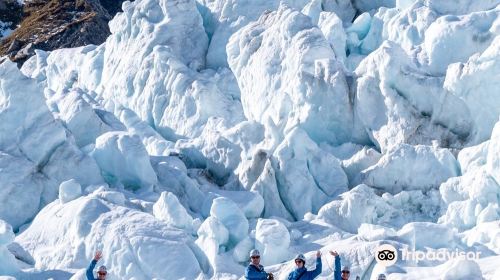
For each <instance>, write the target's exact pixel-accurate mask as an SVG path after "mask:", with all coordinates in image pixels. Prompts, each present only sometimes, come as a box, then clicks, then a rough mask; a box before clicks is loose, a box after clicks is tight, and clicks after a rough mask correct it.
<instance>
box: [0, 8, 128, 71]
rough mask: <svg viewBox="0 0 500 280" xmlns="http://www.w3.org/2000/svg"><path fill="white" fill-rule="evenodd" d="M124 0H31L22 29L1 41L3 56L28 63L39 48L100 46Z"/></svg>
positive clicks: (23, 18) (24, 10)
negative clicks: (110, 22) (109, 23)
mask: <svg viewBox="0 0 500 280" xmlns="http://www.w3.org/2000/svg"><path fill="white" fill-rule="evenodd" d="M122 2H123V1H121V0H120V1H111V0H49V1H47V0H31V1H29V2H28V1H27V2H26V3H25V6H24V8H23V17H22V21H21V25H20V26H19V28H17V29H16V30H14V32H12V33H11V34H10V35H9V36H8V37H6V38H4V40H3V41H2V42H1V43H0V55H7V56H8V57H9V58H10V59H11V60H12V61H15V62H17V63H18V64H22V63H24V61H26V60H27V59H28V58H29V57H31V56H32V55H33V54H34V50H35V49H42V50H46V51H50V50H54V49H59V48H71V47H79V46H84V45H89V44H95V45H99V44H101V43H103V42H104V41H105V40H106V38H107V37H108V36H109V34H110V31H109V27H108V22H109V20H111V19H112V17H113V16H114V15H115V14H116V13H117V12H118V11H121V4H122Z"/></svg>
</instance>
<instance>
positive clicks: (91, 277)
mask: <svg viewBox="0 0 500 280" xmlns="http://www.w3.org/2000/svg"><path fill="white" fill-rule="evenodd" d="M96 264H97V261H96V260H92V261H91V262H90V264H89V267H87V273H85V274H86V275H87V280H98V279H96V278H94V268H95V265H96Z"/></svg>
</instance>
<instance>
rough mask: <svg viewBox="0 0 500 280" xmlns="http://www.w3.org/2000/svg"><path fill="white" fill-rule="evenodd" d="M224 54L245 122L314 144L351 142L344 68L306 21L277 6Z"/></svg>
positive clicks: (235, 39)
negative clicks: (302, 134) (300, 134)
mask: <svg viewBox="0 0 500 280" xmlns="http://www.w3.org/2000/svg"><path fill="white" fill-rule="evenodd" d="M227 51H228V61H229V65H230V67H231V70H232V71H233V73H234V75H235V76H236V79H237V81H238V85H239V87H240V89H241V102H242V105H243V110H244V113H245V116H246V117H247V119H249V120H254V121H257V122H259V123H261V124H263V125H265V126H266V128H268V129H274V130H277V133H278V134H281V135H286V134H287V133H288V132H289V131H291V130H292V129H294V128H295V127H300V128H302V129H303V130H305V131H306V132H307V133H308V134H309V136H310V137H311V139H313V140H314V141H317V142H321V141H327V142H330V143H335V144H337V143H343V142H346V141H348V140H349V139H350V138H351V133H352V132H351V128H352V125H353V112H352V108H351V103H350V101H349V88H348V85H347V81H346V78H345V74H344V72H343V68H342V66H341V64H340V63H339V62H338V61H336V60H335V54H334V52H333V50H332V48H331V47H330V44H329V43H328V41H327V40H326V39H325V37H324V36H323V34H322V33H321V30H320V29H319V28H318V27H317V26H315V25H314V24H313V23H312V22H311V19H310V18H309V17H308V16H306V15H304V14H302V13H300V12H299V11H297V10H294V9H292V8H290V7H288V6H287V5H280V7H279V8H278V10H277V11H275V12H266V13H264V14H263V15H262V16H261V17H260V18H259V20H257V21H254V22H252V23H250V24H248V25H247V26H245V27H244V28H242V29H240V30H239V31H238V32H237V33H235V34H233V36H231V39H230V40H229V43H228V45H227ZM269 89H272V91H270V90H269ZM269 122H271V123H272V124H274V125H275V126H276V127H273V125H270V124H269Z"/></svg>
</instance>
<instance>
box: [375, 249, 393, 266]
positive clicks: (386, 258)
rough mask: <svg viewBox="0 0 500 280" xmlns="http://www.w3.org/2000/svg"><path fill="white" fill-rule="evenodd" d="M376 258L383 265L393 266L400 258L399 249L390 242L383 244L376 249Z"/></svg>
mask: <svg viewBox="0 0 500 280" xmlns="http://www.w3.org/2000/svg"><path fill="white" fill-rule="evenodd" d="M375 260H376V261H377V263H379V264H380V265H382V266H386V267H387V266H391V265H393V264H395V263H396V261H397V260H398V251H397V250H396V248H394V246H392V245H390V244H382V245H380V246H378V248H377V249H376V250H375Z"/></svg>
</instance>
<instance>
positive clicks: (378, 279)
mask: <svg viewBox="0 0 500 280" xmlns="http://www.w3.org/2000/svg"><path fill="white" fill-rule="evenodd" d="M385 279H386V278H385V274H383V273H380V274H379V275H378V276H377V280H385Z"/></svg>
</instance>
